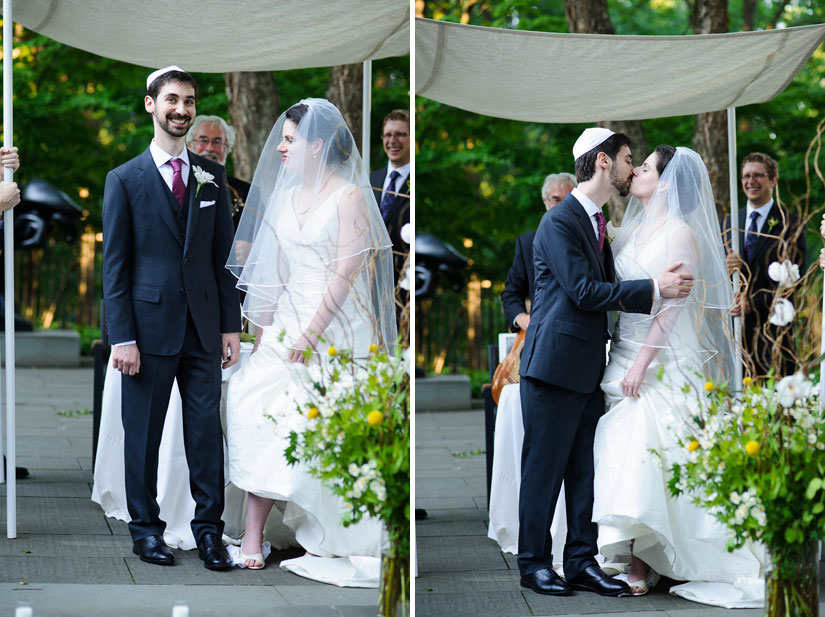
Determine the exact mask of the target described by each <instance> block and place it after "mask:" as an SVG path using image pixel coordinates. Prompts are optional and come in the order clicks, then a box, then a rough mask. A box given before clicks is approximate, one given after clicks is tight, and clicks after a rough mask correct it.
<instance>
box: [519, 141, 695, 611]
mask: <svg viewBox="0 0 825 617" xmlns="http://www.w3.org/2000/svg"><path fill="white" fill-rule="evenodd" d="M573 157H574V159H575V161H576V178H577V180H578V181H579V185H578V187H577V188H575V189H573V191H571V192H570V193H569V194H568V195H567V197H565V199H564V201H562V202H561V203H560V204H559V205H558V206H556V207H555V208H552V209H551V210H549V211H548V212H547V213H546V214H545V215H544V217H543V218H542V220H541V224H540V225H539V228H538V231H537V232H536V237H535V241H534V243H533V264H534V267H535V277H536V280H535V298H534V302H533V309H532V312H531V315H530V325H529V327H528V329H527V336H526V338H525V342H524V351H523V352H522V359H521V369H520V371H519V374H520V375H521V385H520V394H521V407H522V418H523V422H524V443H523V446H522V457H521V486H520V492H519V539H518V544H519V547H518V550H519V552H518V565H519V571H520V573H521V585H522V587H528V588H530V589H532V590H533V591H536V592H538V593H543V594H547V595H569V594H571V593H572V592H573V590H574V589H577V590H584V591H593V592H595V593H598V594H600V595H605V596H621V595H629V593H630V589H629V587H628V586H627V584H626V583H624V582H621V581H617V580H615V579H613V578H611V577H609V576H607V575H606V574H605V573H604V572H603V571H602V569H601V568H600V567H599V566H598V564H597V563H596V559H595V556H596V552H597V546H596V538H597V534H598V529H597V526H596V524H595V523H593V522H592V513H593V438H594V434H595V431H596V424H597V423H598V421H599V418H600V417H601V416H602V414H603V413H604V394H603V393H602V390H601V387H600V385H599V384H600V382H601V379H602V375H603V374H604V367H605V344H606V342H607V340H608V338H609V336H608V332H607V311H609V310H620V311H624V312H630V313H645V314H647V313H650V312H651V309H652V308H653V306H654V304H655V303H657V302H658V301H659V299H660V298H662V297H664V298H673V297H685V296H687V295H688V293H689V290H690V286H691V285H692V280H691V279H692V275H690V274H689V273H686V272H685V273H682V272H675V270H677V269H678V268H679V267H680V266H681V263H678V262H677V263H674V264H671V265H670V266H669V267H668V268H667V270H666V271H665V272H663V273H662V274H661V275H660V276H659V277H658V279H649V280H639V281H620V282H618V283H617V282H615V273H614V268H613V255H612V253H611V251H610V242H609V241H608V239H607V237H606V234H605V226H606V222H605V217H604V214H602V210H601V208H602V206H603V205H604V204H605V203H606V202H607V200H608V199H609V198H610V197H611V196H612V195H615V194H617V193H618V194H620V195H627V193H628V189H629V186H630V183H631V181H632V178H633V163H632V161H633V159H632V155H631V152H630V139H628V137H627V136H626V135H623V134H621V133H613V132H612V131H610V130H609V129H604V128H590V129H587V130H585V131H584V133H582V135H581V137H579V139H578V140H577V141H576V143H575V145H574V146H573ZM562 481H564V487H565V497H566V501H567V527H568V534H567V542H566V544H565V547H564V555H563V560H562V561H563V565H564V575H565V579H566V580H565V579H562V578H561V577H559V576H558V575H557V574H556V573H555V571H554V570H553V555H552V550H553V546H552V537H551V534H550V524H551V522H552V520H553V513H554V512H555V509H556V501H557V499H558V496H559V492H560V490H561V485H562Z"/></svg>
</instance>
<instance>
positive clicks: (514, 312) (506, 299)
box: [501, 229, 536, 332]
mask: <svg viewBox="0 0 825 617" xmlns="http://www.w3.org/2000/svg"><path fill="white" fill-rule="evenodd" d="M535 237H536V230H535V229H534V230H533V231H528V232H527V233H524V234H521V235H520V236H519V237H518V238H516V254H515V256H514V257H513V265H512V266H510V271H509V272H508V273H507V281H506V282H505V283H504V291H502V292H501V305H502V306H503V307H504V314H505V315H506V316H507V326H508V327H509V328H510V330H512V331H513V332H516V331H518V327H517V326H515V325H514V323H513V322H514V321H515V319H516V317H518V316H519V314H521V313H526V312H527V304H526V302H525V299H527V298H530V302H532V301H533V289H534V287H535V280H536V277H535V273H534V271H533V239H534V238H535Z"/></svg>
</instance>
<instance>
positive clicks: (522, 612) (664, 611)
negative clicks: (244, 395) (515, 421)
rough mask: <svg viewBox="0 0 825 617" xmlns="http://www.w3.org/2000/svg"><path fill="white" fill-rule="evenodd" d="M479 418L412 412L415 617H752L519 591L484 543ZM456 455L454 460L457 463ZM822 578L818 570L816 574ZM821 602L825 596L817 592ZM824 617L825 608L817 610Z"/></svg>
mask: <svg viewBox="0 0 825 617" xmlns="http://www.w3.org/2000/svg"><path fill="white" fill-rule="evenodd" d="M483 452H484V412H483V411H480V410H475V411H450V412H431V413H427V412H418V413H416V416H415V505H416V507H418V508H425V509H426V510H427V512H428V514H429V516H428V518H427V519H425V520H423V521H418V522H417V523H416V525H415V530H416V540H417V548H418V578H416V579H415V603H416V604H415V607H416V615H417V616H418V617H527V616H528V615H557V616H563V615H593V616H597V615H611V616H613V617H618V615H620V614H625V615H627V616H629V617H722V616H723V615H724V616H729V617H756V616H761V615H763V614H764V611H763V610H762V609H752V610H751V609H747V610H746V609H737V610H735V611H731V610H726V609H722V608H715V607H712V606H705V605H703V604H696V603H694V602H689V601H687V600H684V599H682V598H677V597H675V596H671V595H669V594H668V593H667V588H666V586H665V585H664V584H663V583H660V584H659V586H658V587H657V588H656V589H654V590H653V591H651V593H650V594H648V595H647V596H644V597H639V598H602V597H600V596H597V595H596V594H592V593H585V592H579V593H577V594H576V595H573V596H570V597H563V598H559V597H550V596H543V595H539V594H537V593H534V592H532V591H530V590H527V589H522V588H521V587H520V586H519V574H518V566H517V565H516V559H515V556H514V555H510V554H506V553H502V552H501V550H500V549H499V546H498V544H496V543H495V542H494V541H493V540H490V539H489V538H487V523H488V520H489V518H488V515H487V485H486V468H485V457H484V453H483ZM456 455H457V456H456ZM820 572H821V573H825V572H823V569H822V568H820ZM820 589H821V590H820V598H821V599H823V598H825V593H824V592H823V591H822V587H820ZM819 612H820V614H822V615H825V604H820V610H819Z"/></svg>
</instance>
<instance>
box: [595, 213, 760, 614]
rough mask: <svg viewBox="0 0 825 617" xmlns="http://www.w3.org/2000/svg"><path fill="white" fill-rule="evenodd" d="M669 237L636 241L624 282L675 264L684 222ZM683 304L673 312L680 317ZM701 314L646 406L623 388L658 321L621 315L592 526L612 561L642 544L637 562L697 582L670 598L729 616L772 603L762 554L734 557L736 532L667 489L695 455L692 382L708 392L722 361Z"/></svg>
mask: <svg viewBox="0 0 825 617" xmlns="http://www.w3.org/2000/svg"><path fill="white" fill-rule="evenodd" d="M681 225H684V224H683V223H682V224H681ZM662 231H663V233H657V234H656V235H654V237H653V239H651V240H649V241H647V242H644V243H639V244H638V247H639V248H638V249H637V243H636V242H632V241H631V242H626V243H624V244H623V246H622V247H621V248H620V249H619V252H618V254H617V255H616V257H615V264H616V275H617V278H619V279H620V280H632V279H640V278H649V277H650V274H649V273H651V272H657V273H658V272H661V271H663V270H664V268H665V267H666V266H667V265H669V264H671V263H673V261H674V255H673V254H672V247H674V246H677V245H678V244H679V238H678V236H679V235H680V234H684V233H685V229H683V228H681V227H680V224H676V225H670V226H668V227H665V229H664V230H662ZM682 237H684V236H682ZM669 250H670V251H671V254H670V255H669V254H668V253H669ZM678 302H679V301H677V304H676V305H673V304H671V305H670V306H669V307H668V308H667V309H666V310H674V309H677V306H678ZM700 312H701V311H700V310H698V309H697V307H696V304H695V303H694V304H692V305H691V304H684V305H683V308H682V309H681V310H680V311H679V312H678V316H677V317H676V318H675V320H674V321H673V322H672V324H671V325H672V329H671V330H670V333H669V335H668V337H667V340H666V343H665V344H664V345H663V346H662V348H661V349H660V350H659V352H658V353H657V355H656V356H655V358H654V359H653V361H652V362H651V364H650V366H649V368H648V370H647V373H646V375H645V378H644V381H643V383H642V385H641V386H640V388H639V396H638V397H637V398H626V397H624V395H623V394H622V387H621V380H622V379H623V378H624V376H625V375H626V374H627V372H628V370H629V369H630V368H631V366H632V365H633V362H634V361H635V359H636V356H637V354H638V353H639V350H640V346H639V344H637V343H634V342H633V341H643V340H645V336H646V333H647V331H648V329H649V328H650V325H651V317H650V316H648V315H636V314H629V313H620V314H619V320H618V322H617V325H616V328H615V330H614V335H613V341H612V343H611V348H610V357H609V362H608V365H607V369H606V371H605V375H604V379H603V381H602V384H601V387H602V389H603V390H604V393H605V398H606V409H607V413H606V414H605V415H604V416H603V417H602V418H601V420H600V421H599V424H598V428H597V430H596V437H595V443H594V458H595V482H594V494H595V501H594V507H593V520H594V521H595V522H597V523H598V524H599V548H600V551H601V553H602V554H603V555H604V557H605V558H606V559H607V560H608V561H617V562H621V561H624V562H626V563H629V559H630V546H629V545H630V540H631V539H635V544H634V547H633V552H634V554H636V555H637V556H638V557H640V558H641V559H642V560H644V561H645V562H646V563H647V564H648V565H650V566H651V568H652V569H653V570H654V571H656V572H658V573H659V574H662V575H664V576H668V577H670V578H672V579H675V580H678V581H688V582H687V583H686V584H682V585H679V586H676V587H673V588H671V593H674V594H676V595H680V596H682V597H685V598H687V599H690V600H694V601H697V602H702V603H706V604H713V605H717V606H724V607H727V608H734V607H758V606H762V604H763V597H764V581H763V578H762V576H763V570H762V568H763V566H764V564H765V560H766V557H765V553H764V550H763V549H762V547H761V546H755V545H752V544H747V545H746V546H745V547H743V548H742V549H739V550H736V551H734V552H732V553H731V552H728V551H727V550H726V548H725V545H726V543H727V541H728V538H729V537H730V536H729V534H728V531H727V529H726V528H725V527H724V526H723V525H722V524H721V523H719V522H717V521H716V520H715V519H714V518H712V517H711V516H710V515H709V514H708V512H707V511H706V510H703V509H700V508H698V507H697V506H696V505H694V504H693V503H691V501H690V497H689V496H685V495H683V496H681V497H679V498H674V497H671V496H670V494H669V492H668V489H667V481H668V474H666V472H665V470H666V469H667V468H668V467H669V466H670V465H671V464H672V463H673V462H678V461H680V460H684V459H685V458H686V457H687V451H686V450H685V449H684V448H683V447H680V446H679V445H678V443H677V438H678V437H679V436H680V435H686V431H685V426H686V420H688V419H689V418H691V417H693V416H694V415H695V413H696V410H697V408H698V401H697V394H696V390H695V389H694V390H693V391H691V392H690V393H689V394H685V393H683V392H682V390H681V388H682V386H683V385H684V384H685V382H686V381H691V383H692V385H693V386H694V388H695V387H696V386H697V385H698V387H699V388H701V387H702V385H703V383H704V378H700V377H697V375H696V373H697V372H699V373H702V372H703V367H704V368H705V369H707V367H708V366H710V363H712V362H713V357H712V355H713V353H712V351H710V350H707V349H704V347H705V346H703V345H702V344H701V343H700V338H701V337H700V336H699V335H698V334H697V332H699V331H701V330H700V327H701V326H700V324H701V323H702V322H701V315H700V314H699V313H700ZM651 450H655V451H656V452H658V453H660V454H661V456H662V459H663V460H660V459H659V457H658V456H657V454H654V453H653V452H651Z"/></svg>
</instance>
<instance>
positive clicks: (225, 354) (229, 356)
mask: <svg viewBox="0 0 825 617" xmlns="http://www.w3.org/2000/svg"><path fill="white" fill-rule="evenodd" d="M240 357H241V335H240V333H239V332H228V333H223V334H221V358H223V364H221V368H229V367H230V366H232V365H233V364H235V363H236V362H237V361H238V358H240Z"/></svg>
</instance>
